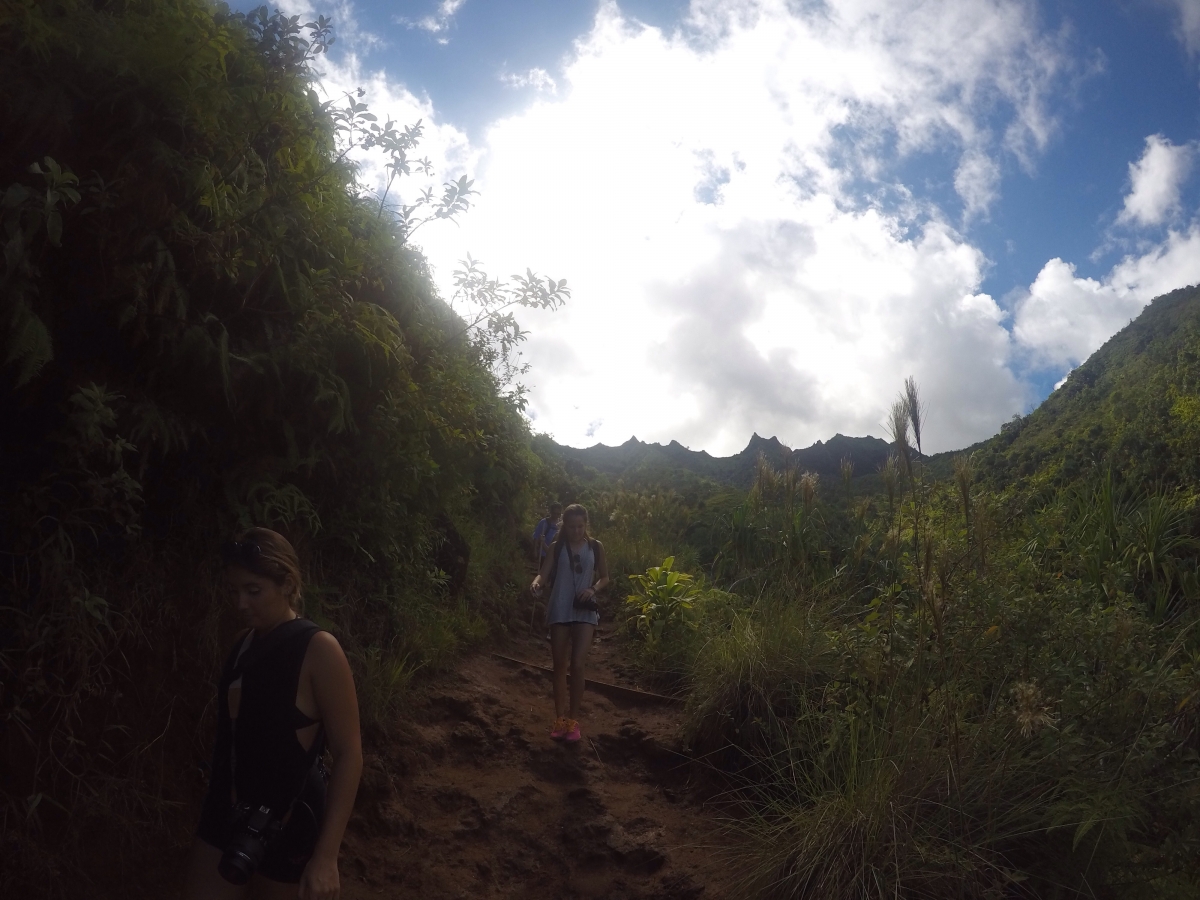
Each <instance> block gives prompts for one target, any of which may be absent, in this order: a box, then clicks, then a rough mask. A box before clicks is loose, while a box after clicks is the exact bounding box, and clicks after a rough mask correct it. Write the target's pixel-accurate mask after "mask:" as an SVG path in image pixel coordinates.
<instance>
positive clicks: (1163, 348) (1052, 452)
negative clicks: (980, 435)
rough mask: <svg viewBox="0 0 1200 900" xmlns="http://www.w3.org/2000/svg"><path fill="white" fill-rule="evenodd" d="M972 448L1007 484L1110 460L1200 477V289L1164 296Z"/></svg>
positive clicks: (1158, 475) (1135, 476)
mask: <svg viewBox="0 0 1200 900" xmlns="http://www.w3.org/2000/svg"><path fill="white" fill-rule="evenodd" d="M968 449H969V450H974V451H976V452H977V453H976V459H977V462H978V467H979V470H980V472H981V473H982V474H983V476H984V477H985V478H987V479H988V480H989V481H991V482H992V484H994V485H997V486H999V485H1004V484H1008V483H1010V482H1012V481H1014V480H1015V479H1027V478H1033V479H1041V480H1045V481H1049V482H1054V483H1058V484H1063V483H1069V482H1071V481H1073V480H1075V479H1076V478H1077V477H1079V476H1080V475H1083V474H1085V473H1086V472H1087V471H1089V470H1091V469H1095V468H1103V467H1107V466H1111V467H1112V468H1113V469H1114V470H1115V471H1118V472H1121V473H1123V474H1124V475H1125V476H1126V477H1127V478H1129V479H1132V480H1133V481H1136V482H1142V483H1153V482H1158V481H1162V482H1165V483H1167V484H1175V485H1180V486H1184V487H1187V488H1195V487H1196V486H1197V485H1200V289H1197V288H1195V287H1188V288H1181V289H1180V290H1177V291H1173V292H1172V293H1170V294H1166V295H1164V296H1162V297H1159V298H1157V299H1156V300H1154V301H1153V302H1152V303H1150V305H1149V306H1147V307H1146V308H1145V309H1144V310H1143V311H1142V313H1141V315H1139V316H1138V317H1137V319H1135V320H1134V321H1133V322H1131V323H1130V324H1129V325H1128V326H1126V327H1125V328H1123V329H1122V330H1121V331H1120V332H1118V333H1117V334H1116V335H1115V336H1113V337H1112V338H1111V339H1109V340H1108V342H1107V343H1105V344H1104V346H1102V347H1101V348H1100V349H1099V350H1097V351H1096V352H1095V353H1093V354H1092V355H1091V356H1090V357H1089V358H1088V360H1087V361H1086V362H1085V363H1083V364H1082V365H1081V366H1079V367H1078V368H1077V369H1075V370H1074V371H1073V372H1071V374H1070V375H1069V376H1068V378H1067V380H1066V382H1065V383H1064V384H1063V386H1062V387H1060V388H1058V389H1057V390H1056V391H1054V392H1053V393H1052V394H1051V395H1050V396H1049V397H1048V398H1047V399H1046V401H1045V402H1044V403H1043V404H1042V405H1041V406H1040V407H1038V408H1037V409H1036V410H1034V411H1033V412H1032V413H1030V414H1029V415H1028V416H1025V417H1024V418H1020V419H1014V420H1013V421H1012V422H1010V423H1008V424H1006V425H1005V426H1004V427H1003V428H1002V429H1001V430H1000V433H999V434H998V435H996V436H995V437H994V438H991V439H989V440H987V441H985V442H983V443H982V444H979V445H976V447H974V448H968Z"/></svg>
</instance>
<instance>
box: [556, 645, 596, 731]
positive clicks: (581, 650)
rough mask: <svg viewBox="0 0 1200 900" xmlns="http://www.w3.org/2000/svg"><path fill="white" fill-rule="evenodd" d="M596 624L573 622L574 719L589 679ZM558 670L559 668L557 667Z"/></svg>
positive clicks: (572, 692)
mask: <svg viewBox="0 0 1200 900" xmlns="http://www.w3.org/2000/svg"><path fill="white" fill-rule="evenodd" d="M595 631H596V626H595V625H590V624H588V623H587V622H573V623H571V713H570V716H571V718H572V719H578V718H579V701H580V700H582V699H583V684H584V681H586V680H587V671H586V668H585V667H586V664H587V655H588V650H590V649H591V647H592V635H593V634H594V633H595ZM556 672H557V669H556Z"/></svg>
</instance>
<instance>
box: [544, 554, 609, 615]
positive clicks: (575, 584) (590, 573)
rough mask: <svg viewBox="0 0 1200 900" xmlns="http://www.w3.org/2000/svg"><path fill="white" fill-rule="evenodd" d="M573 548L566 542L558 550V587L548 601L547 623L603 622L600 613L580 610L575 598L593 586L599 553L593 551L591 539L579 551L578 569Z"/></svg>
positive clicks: (556, 582) (554, 588)
mask: <svg viewBox="0 0 1200 900" xmlns="http://www.w3.org/2000/svg"><path fill="white" fill-rule="evenodd" d="M571 553H572V551H571V548H570V546H569V545H568V544H567V543H566V542H564V543H563V545H562V547H561V548H560V549H559V551H558V572H557V573H556V574H555V576H554V587H553V589H552V590H551V592H550V599H549V600H547V601H546V624H547V625H566V624H568V623H571V622H587V623H588V624H589V625H599V624H600V613H598V612H595V611H593V610H588V609H578V608H577V607H576V606H575V598H576V596H578V595H579V594H580V593H582V592H583V591H585V590H587V589H588V588H590V587H591V586H592V582H593V581H595V580H596V579H595V571H596V554H595V553H593V552H592V545H591V543H590V542H587V543H584V545H583V549H582V550H580V551H579V567H580V568H581V569H582V570H583V571H581V572H576V571H575V566H574V565H573V564H572V562H571Z"/></svg>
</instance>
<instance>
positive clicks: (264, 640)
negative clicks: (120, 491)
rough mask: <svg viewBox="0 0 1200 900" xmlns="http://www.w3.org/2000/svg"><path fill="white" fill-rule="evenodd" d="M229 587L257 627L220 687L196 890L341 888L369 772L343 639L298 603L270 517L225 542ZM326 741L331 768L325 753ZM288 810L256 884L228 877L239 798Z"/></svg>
mask: <svg viewBox="0 0 1200 900" xmlns="http://www.w3.org/2000/svg"><path fill="white" fill-rule="evenodd" d="M224 554H225V562H226V567H227V568H226V576H227V579H228V582H229V591H230V595H231V596H232V597H234V598H235V599H236V603H237V606H238V609H239V611H240V612H241V613H242V615H243V617H244V619H245V621H246V624H247V625H248V626H249V628H248V629H247V630H246V631H245V632H243V634H242V635H240V636H239V638H238V640H237V642H236V643H235V644H234V647H233V649H232V650H231V651H230V654H229V657H228V659H227V660H226V661H225V665H224V667H223V669H222V673H221V680H220V683H219V685H218V688H217V739H216V743H215V746H214V749H213V769H212V778H211V781H210V783H209V789H208V795H207V796H206V797H205V801H204V811H203V813H202V814H201V817H200V825H199V827H198V828H197V829H196V840H195V842H194V843H193V846H192V854H191V859H190V861H189V865H188V875H187V884H186V889H185V894H184V896H185V897H187V898H188V900H216V898H240V897H242V896H245V892H246V890H247V888H248V887H252V886H253V887H255V889H256V892H257V896H266V897H271V898H275V897H280V898H283V897H299V898H301V900H333V898H336V897H337V896H338V894H339V890H340V887H339V877H338V869H337V855H338V849H339V848H340V846H341V843H342V835H343V834H344V832H345V830H346V822H347V821H348V820H349V818H350V812H351V810H352V808H353V806H354V795H355V794H356V793H357V791H358V780H359V777H360V775H361V774H362V745H361V741H360V736H359V727H358V701H357V698H356V697H355V692H354V680H353V677H352V676H351V674H350V665H349V663H348V662H347V661H346V655H345V653H343V652H342V648H341V646H340V645H339V644H338V642H337V639H336V638H334V636H333V635H331V634H329V633H328V632H325V631H321V630H320V629H319V628H317V626H316V625H314V624H313V623H312V622H310V621H309V620H307V619H301V618H299V617H298V616H297V614H296V611H295V606H296V602H297V601H298V600H299V595H300V588H301V578H300V565H299V560H298V559H297V557H296V552H295V550H294V549H292V546H291V544H289V543H288V542H287V540H286V539H285V538H284V537H283V536H282V535H279V534H277V533H275V532H274V531H270V530H268V529H266V528H252V529H250V530H249V531H247V532H246V533H245V534H243V535H241V536H240V537H239V538H238V539H237V540H236V541H233V542H231V543H230V544H228V545H227V546H226V548H225V550H224ZM326 748H328V749H329V751H330V753H331V755H332V757H333V767H332V771H331V772H329V773H327V772H326V770H325V768H324V765H323V764H322V762H321V754H322V752H323V750H325V749H326ZM241 804H246V805H248V806H249V807H251V808H253V809H257V808H259V807H262V806H265V807H267V808H268V809H270V810H272V811H273V812H276V813H277V814H279V815H280V816H281V817H282V818H284V819H285V821H284V824H283V827H282V830H281V831H280V832H279V834H278V836H276V837H275V838H273V839H272V840H271V841H270V842H269V843H268V844H267V850H266V853H265V855H264V856H263V858H262V860H261V862H260V863H259V864H258V866H257V871H256V874H255V875H254V877H253V879H252V880H251V882H250V885H248V886H239V885H235V884H232V883H231V882H229V881H227V880H225V878H224V877H222V875H221V874H220V872H219V870H218V866H219V864H220V862H221V859H222V854H223V853H224V852H225V850H226V848H227V847H228V846H229V845H230V843H231V841H233V840H234V839H235V837H236V836H237V835H238V834H239V833H240V832H241V830H242V829H241V827H240V825H239V819H238V817H237V816H236V814H235V807H238V806H240V805H241Z"/></svg>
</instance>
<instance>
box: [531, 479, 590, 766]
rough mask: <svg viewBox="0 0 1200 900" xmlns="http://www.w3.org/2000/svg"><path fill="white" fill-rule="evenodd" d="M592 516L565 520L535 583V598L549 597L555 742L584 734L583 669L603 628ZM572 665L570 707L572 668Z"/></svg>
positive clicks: (578, 511) (569, 514)
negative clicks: (590, 524)
mask: <svg viewBox="0 0 1200 900" xmlns="http://www.w3.org/2000/svg"><path fill="white" fill-rule="evenodd" d="M587 522H588V513H587V510H586V509H584V508H583V507H582V506H580V505H579V504H577V503H573V504H571V505H570V506H568V507H567V508H566V509H565V510H564V511H563V515H562V527H561V528H560V529H559V530H558V534H557V536H556V537H555V539H554V543H553V544H551V546H550V552H549V553H547V554H546V557H545V559H543V560H542V565H541V568H540V570H539V571H538V574H537V576H536V577H535V578H534V579H533V584H531V585H530V586H529V588H530V590H531V591H532V592H533V596H535V597H540V596H542V594H543V592H544V593H545V594H546V624H547V625H548V626H549V627H550V653H551V655H552V656H553V657H554V715H555V716H556V717H557V718H556V719H555V720H554V726H553V727H552V728H551V729H550V737H552V738H554V739H555V740H556V741H567V742H568V743H574V742H576V741H578V740H579V739H580V737H581V734H580V732H579V702H580V700H581V699H582V697H583V687H584V683H585V677H586V676H585V674H584V664H585V663H586V662H587V654H588V649H589V648H590V647H591V646H592V635H593V634H594V633H595V630H596V626H597V625H598V624H599V623H600V613H599V608H598V605H597V603H596V592H597V591H602V590H604V588H605V587H607V586H608V583H609V578H608V562H607V560H606V559H605V557H604V546H603V545H602V544H601V543H600V542H599V541H598V540H596V539H595V538H592V537H589V536H588V533H587ZM568 661H569V662H570V666H571V670H570V676H571V678H570V691H569V703H568V689H567V663H568Z"/></svg>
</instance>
